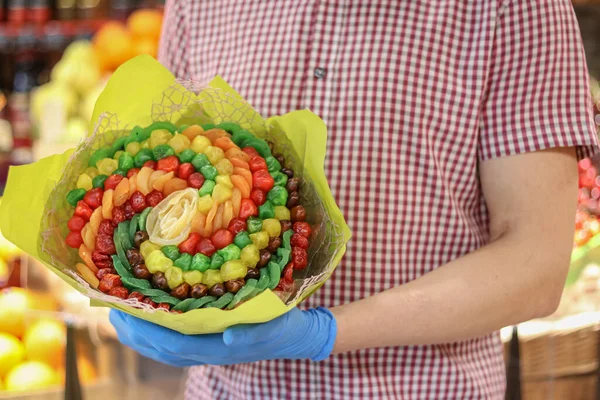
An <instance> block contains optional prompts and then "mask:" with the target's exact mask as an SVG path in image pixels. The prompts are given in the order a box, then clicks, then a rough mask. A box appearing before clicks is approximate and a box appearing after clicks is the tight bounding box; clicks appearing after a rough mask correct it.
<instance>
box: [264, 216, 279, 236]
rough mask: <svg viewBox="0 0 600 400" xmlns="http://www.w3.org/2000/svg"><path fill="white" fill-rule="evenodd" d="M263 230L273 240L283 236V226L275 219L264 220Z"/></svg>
mask: <svg viewBox="0 0 600 400" xmlns="http://www.w3.org/2000/svg"><path fill="white" fill-rule="evenodd" d="M262 229H263V231H265V232H267V233H268V234H269V237H271V238H274V237H277V236H279V235H281V224H280V223H279V220H277V219H275V218H267V219H265V220H263V224H262Z"/></svg>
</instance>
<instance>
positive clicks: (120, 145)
mask: <svg viewBox="0 0 600 400" xmlns="http://www.w3.org/2000/svg"><path fill="white" fill-rule="evenodd" d="M126 139H127V136H121V137H118V138H117V140H115V141H114V142H113V144H112V146H110V151H111V153H112V154H113V155H114V154H115V153H116V152H117V151H119V150H123V149H124V148H125V140H126Z"/></svg>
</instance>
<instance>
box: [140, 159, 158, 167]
mask: <svg viewBox="0 0 600 400" xmlns="http://www.w3.org/2000/svg"><path fill="white" fill-rule="evenodd" d="M142 167H146V168H152V169H156V161H153V160H148V161H146V162H145V163H144V164H143V165H142Z"/></svg>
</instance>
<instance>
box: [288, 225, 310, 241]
mask: <svg viewBox="0 0 600 400" xmlns="http://www.w3.org/2000/svg"><path fill="white" fill-rule="evenodd" d="M292 229H293V230H294V232H296V233H298V234H300V235H302V236H304V237H305V238H307V239H309V238H310V234H311V232H312V228H311V227H310V225H309V223H308V222H294V225H293V226H292Z"/></svg>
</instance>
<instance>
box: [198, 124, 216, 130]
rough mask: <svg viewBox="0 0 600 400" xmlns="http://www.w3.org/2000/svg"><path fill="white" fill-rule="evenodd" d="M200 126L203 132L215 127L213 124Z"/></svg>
mask: <svg viewBox="0 0 600 400" xmlns="http://www.w3.org/2000/svg"><path fill="white" fill-rule="evenodd" d="M200 126H201V127H202V129H204V130H205V131H207V130H209V129H213V128H214V127H215V126H216V125H215V124H202V125H200Z"/></svg>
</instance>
